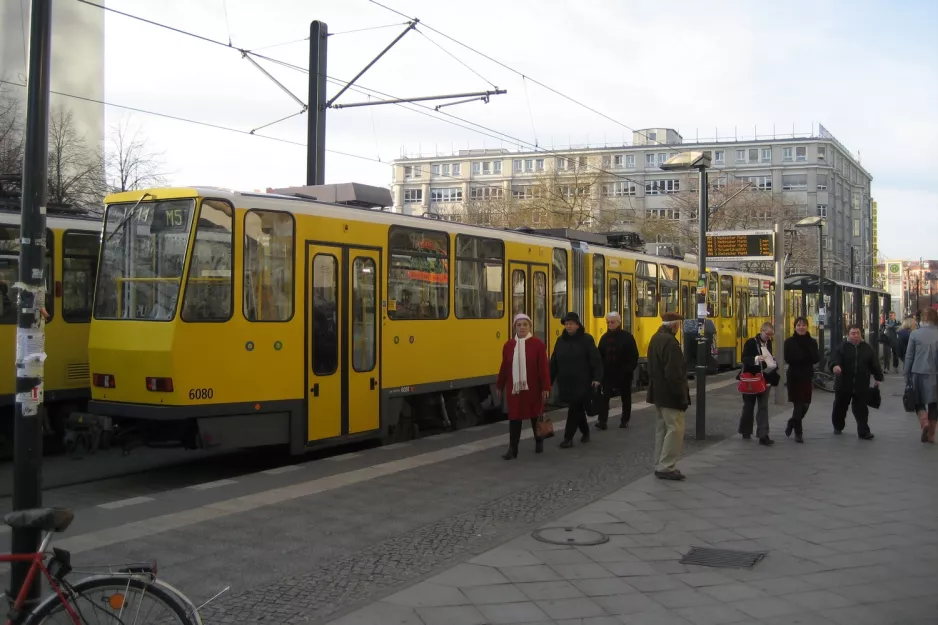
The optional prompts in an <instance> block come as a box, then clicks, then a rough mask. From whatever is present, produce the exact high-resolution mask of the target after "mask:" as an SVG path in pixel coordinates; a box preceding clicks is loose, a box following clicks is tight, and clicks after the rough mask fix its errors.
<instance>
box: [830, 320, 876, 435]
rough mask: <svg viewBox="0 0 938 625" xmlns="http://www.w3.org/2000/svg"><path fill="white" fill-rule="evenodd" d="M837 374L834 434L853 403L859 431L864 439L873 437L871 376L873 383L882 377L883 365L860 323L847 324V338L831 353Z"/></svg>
mask: <svg viewBox="0 0 938 625" xmlns="http://www.w3.org/2000/svg"><path fill="white" fill-rule="evenodd" d="M831 366H832V367H833V372H834V375H835V376H837V377H836V380H835V382H834V410H833V413H832V414H831V421H832V422H833V424H834V434H840V433H842V432H843V430H844V425H846V422H847V407H848V406H850V404H851V403H852V404H853V418H854V419H856V420H857V435H858V436H859V437H860V438H862V439H863V440H867V441H869V440H873V433H872V432H870V426H869V423H868V419H869V416H870V409H869V407H868V406H867V398H868V397H869V394H870V377H871V376H872V377H873V378H875V380H876V381H875V382H874V385H876V386H879V383H880V382H882V381H883V369H882V367H880V365H879V357H878V356H877V354H876V352H875V351H874V350H873V348H872V347H871V346H870V344H869V343H866V342H864V341H863V339H862V338H861V335H860V326H858V325H851V326H850V327H849V328H847V340H846V341H844V344H843V345H841V346H840V347H839V348H838V349H836V350H835V351H834V353H833V354H831Z"/></svg>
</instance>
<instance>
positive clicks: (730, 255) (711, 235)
mask: <svg viewBox="0 0 938 625" xmlns="http://www.w3.org/2000/svg"><path fill="white" fill-rule="evenodd" d="M774 236H775V235H774V233H773V232H772V231H771V230H734V231H724V232H708V233H707V259H708V260H710V259H712V260H773V259H774V258H775V245H774V244H773V243H774V241H773V239H774Z"/></svg>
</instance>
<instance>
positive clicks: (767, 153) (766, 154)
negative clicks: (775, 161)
mask: <svg viewBox="0 0 938 625" xmlns="http://www.w3.org/2000/svg"><path fill="white" fill-rule="evenodd" d="M762 162H763V163H771V162H772V148H762Z"/></svg>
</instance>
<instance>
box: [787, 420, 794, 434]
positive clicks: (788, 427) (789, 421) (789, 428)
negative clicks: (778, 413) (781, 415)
mask: <svg viewBox="0 0 938 625" xmlns="http://www.w3.org/2000/svg"><path fill="white" fill-rule="evenodd" d="M794 429H795V424H794V423H792V420H791V419H789V420H788V425H786V426H785V436H787V437H789V438H790V437H791V433H792V431H794Z"/></svg>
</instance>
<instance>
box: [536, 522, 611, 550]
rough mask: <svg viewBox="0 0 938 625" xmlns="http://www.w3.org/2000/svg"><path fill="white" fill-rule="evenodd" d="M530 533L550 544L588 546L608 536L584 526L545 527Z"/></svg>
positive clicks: (607, 538)
mask: <svg viewBox="0 0 938 625" xmlns="http://www.w3.org/2000/svg"><path fill="white" fill-rule="evenodd" d="M531 535H532V536H534V538H535V540H539V541H541V542H542V543H550V544H552V545H573V546H578V547H588V546H590V545H601V544H603V543H608V542H609V537H608V536H606V535H605V534H603V533H602V532H597V531H596V530H588V529H586V528H584V527H545V528H544V529H539V530H537V531H535V532H534V533H533V534H531Z"/></svg>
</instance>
